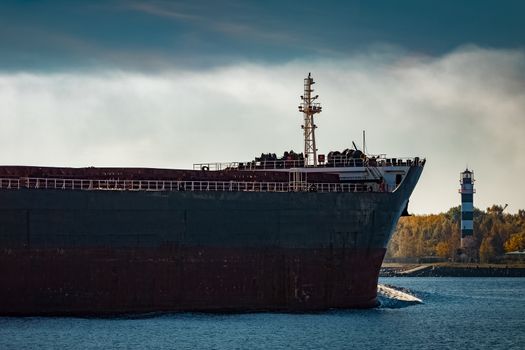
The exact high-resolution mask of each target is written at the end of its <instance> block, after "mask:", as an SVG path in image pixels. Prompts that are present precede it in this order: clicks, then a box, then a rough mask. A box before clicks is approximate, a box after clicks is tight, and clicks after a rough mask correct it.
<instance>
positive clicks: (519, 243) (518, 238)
mask: <svg viewBox="0 0 525 350" xmlns="http://www.w3.org/2000/svg"><path fill="white" fill-rule="evenodd" d="M504 246H505V251H506V252H513V251H516V250H523V249H525V231H524V232H519V233H515V234H513V235H512V236H510V238H509V239H508V240H507V241H506V242H505V245H504Z"/></svg>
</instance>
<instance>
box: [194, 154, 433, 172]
mask: <svg viewBox="0 0 525 350" xmlns="http://www.w3.org/2000/svg"><path fill="white" fill-rule="evenodd" d="M424 163H425V160H424V159H423V160H422V159H420V158H419V157H415V158H407V157H404V158H386V157H384V156H383V155H381V156H377V157H369V158H366V159H361V158H347V157H344V156H335V157H332V158H330V159H329V160H328V161H327V162H325V163H323V164H320V165H318V166H317V168H336V167H389V166H422V165H424ZM303 167H304V160H261V161H251V162H229V163H196V164H193V170H212V171H214V170H266V169H268V170H275V169H290V168H303Z"/></svg>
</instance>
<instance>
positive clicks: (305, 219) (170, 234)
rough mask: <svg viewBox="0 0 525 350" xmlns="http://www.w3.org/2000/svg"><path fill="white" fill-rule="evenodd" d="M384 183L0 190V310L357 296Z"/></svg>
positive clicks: (380, 224)
mask: <svg viewBox="0 0 525 350" xmlns="http://www.w3.org/2000/svg"><path fill="white" fill-rule="evenodd" d="M422 169H423V168H422V166H413V167H410V169H409V171H408V173H407V174H406V176H405V177H404V179H403V182H402V183H401V184H400V185H399V186H398V187H397V189H396V190H395V191H393V192H366V191H363V192H341V193H320V192H265V191H261V192H255V191H188V190H186V191H179V190H177V191H151V192H148V191H110V190H107V191H86V190H60V189H53V190H50V189H26V188H20V189H0V286H1V288H0V314H2V315H104V314H106V315H111V314H120V313H137V312H138V313H142V312H172V311H211V312H246V311H259V310H276V311H277V310H282V311H293V312H305V311H315V310H326V309H330V308H366V307H374V306H376V304H377V300H376V289H377V279H378V273H379V268H380V266H381V263H382V260H383V256H384V254H385V250H386V245H387V244H388V240H389V239H390V236H391V234H392V232H393V230H394V228H395V225H396V223H397V221H398V219H399V217H400V215H401V213H402V211H403V210H404V209H405V208H406V205H407V202H408V198H409V196H410V194H411V193H412V190H413V189H414V187H415V185H416V183H417V181H418V179H419V176H420V174H421V171H422Z"/></svg>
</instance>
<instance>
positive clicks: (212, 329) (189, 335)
mask: <svg viewBox="0 0 525 350" xmlns="http://www.w3.org/2000/svg"><path fill="white" fill-rule="evenodd" d="M380 283H382V284H387V285H390V286H392V285H393V286H397V287H401V288H402V289H403V290H404V291H405V292H408V293H410V294H412V295H414V296H416V297H418V298H419V299H421V300H422V301H423V303H422V304H415V305H414V304H409V305H405V304H396V303H395V301H392V300H390V301H389V302H387V303H384V305H383V306H382V307H378V308H376V309H370V310H337V311H328V312H322V313H313V314H285V313H253V314H233V315H213V314H192V313H184V314H162V315H159V314H157V315H140V316H135V317H120V318H61V317H52V318H51V317H49V318H48V317H26V318H10V317H5V318H0V349H525V278H381V279H380ZM403 306H405V307H403Z"/></svg>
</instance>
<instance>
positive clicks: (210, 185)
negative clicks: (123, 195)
mask: <svg viewBox="0 0 525 350" xmlns="http://www.w3.org/2000/svg"><path fill="white" fill-rule="evenodd" d="M0 189H7V190H19V189H52V190H84V191H100V190H103V191H158V192H161V191H180V192H182V191H222V192H322V193H325V192H326V193H329V192H366V191H375V192H377V191H380V190H381V191H388V190H389V189H388V188H384V187H383V188H381V189H379V187H378V186H375V184H374V185H373V186H370V185H363V184H349V183H304V182H300V183H294V182H249V181H163V180H90V179H62V178H37V177H21V178H0Z"/></svg>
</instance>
